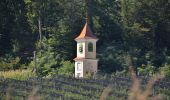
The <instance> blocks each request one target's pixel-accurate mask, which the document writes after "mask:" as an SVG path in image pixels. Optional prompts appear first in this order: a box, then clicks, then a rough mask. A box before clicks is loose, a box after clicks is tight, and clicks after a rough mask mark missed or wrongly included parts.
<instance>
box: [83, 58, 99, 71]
mask: <svg viewBox="0 0 170 100" xmlns="http://www.w3.org/2000/svg"><path fill="white" fill-rule="evenodd" d="M97 66H98V60H97V59H96V60H91V59H87V60H85V62H84V68H83V71H84V74H85V73H86V72H93V73H96V72H97Z"/></svg>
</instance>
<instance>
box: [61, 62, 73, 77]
mask: <svg viewBox="0 0 170 100" xmlns="http://www.w3.org/2000/svg"><path fill="white" fill-rule="evenodd" d="M58 74H63V75H67V76H73V74H74V63H71V62H70V61H64V60H62V61H61V67H60V68H59V69H58Z"/></svg>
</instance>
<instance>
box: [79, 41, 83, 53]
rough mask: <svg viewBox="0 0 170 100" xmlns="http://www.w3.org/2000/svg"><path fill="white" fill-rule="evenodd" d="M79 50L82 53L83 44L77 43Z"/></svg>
mask: <svg viewBox="0 0 170 100" xmlns="http://www.w3.org/2000/svg"><path fill="white" fill-rule="evenodd" d="M79 52H80V53H81V54H82V53H83V44H82V43H81V44H79Z"/></svg>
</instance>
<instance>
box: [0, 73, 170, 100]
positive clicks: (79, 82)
mask: <svg viewBox="0 0 170 100" xmlns="http://www.w3.org/2000/svg"><path fill="white" fill-rule="evenodd" d="M139 78H140V79H142V80H143V81H142V85H141V86H142V87H143V88H144V87H145V86H146V83H147V80H148V79H149V78H146V77H139ZM131 85H132V80H131V79H130V78H129V77H123V76H122V77H120V76H113V77H111V78H107V79H75V78H72V77H66V76H62V75H56V76H54V77H53V78H48V79H41V78H30V79H28V80H22V81H21V80H14V79H3V78H1V79H0V92H1V94H0V99H1V100H4V98H5V97H6V94H9V95H8V96H9V97H11V98H12V100H27V99H28V96H31V94H32V91H34V92H36V95H37V96H38V97H40V98H41V99H42V100H99V98H100V97H101V94H102V92H103V90H104V89H105V88H106V87H107V86H111V87H110V88H111V92H110V93H109V96H108V98H107V100H126V99H127V98H128V94H129V91H130V90H129V89H130V87H131ZM157 94H161V95H162V96H163V98H164V100H169V99H170V80H168V79H163V80H159V81H157V82H156V83H155V85H154V88H153V89H152V95H153V96H154V95H157ZM32 96H34V95H32Z"/></svg>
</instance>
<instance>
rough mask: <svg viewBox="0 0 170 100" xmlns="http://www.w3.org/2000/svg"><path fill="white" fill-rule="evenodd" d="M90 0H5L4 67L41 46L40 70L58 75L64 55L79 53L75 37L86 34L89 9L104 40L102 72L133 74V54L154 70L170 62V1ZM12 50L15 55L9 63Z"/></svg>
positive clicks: (0, 50)
mask: <svg viewBox="0 0 170 100" xmlns="http://www.w3.org/2000/svg"><path fill="white" fill-rule="evenodd" d="M88 1H89V2H88V4H87V5H86V3H85V1H82V0H13V1H11V0H1V3H0V11H1V12H0V19H1V21H0V57H1V59H2V60H1V61H0V63H1V66H3V67H4V66H6V67H9V68H8V69H10V68H18V67H16V66H17V65H16V63H17V64H18V62H19V64H21V65H27V63H28V62H29V60H28V59H27V57H30V56H32V51H33V50H35V51H37V59H38V60H37V68H38V73H39V74H40V75H48V74H51V73H56V72H55V71H54V70H56V69H57V68H59V67H61V62H62V59H63V60H64V61H68V60H69V61H71V60H72V59H73V58H74V57H75V56H76V42H75V41H74V38H75V37H76V36H77V35H78V34H79V33H80V32H81V29H82V27H83V25H84V23H85V17H86V11H87V10H88V15H89V17H90V20H89V25H90V26H91V29H92V31H93V33H94V34H95V35H97V37H98V38H99V41H98V44H97V56H98V58H99V59H100V60H99V68H100V70H101V71H102V72H108V73H112V72H117V71H122V70H123V71H125V72H127V69H128V68H127V66H129V65H128V64H127V63H126V54H127V53H129V55H130V56H131V58H132V63H133V65H134V66H135V68H137V67H136V66H142V64H145V65H146V67H148V68H146V69H147V70H152V67H150V66H152V65H153V66H155V67H157V68H158V67H160V66H163V64H165V63H167V62H168V61H167V57H168V56H169V55H170V51H169V49H170V39H169V38H170V30H169V29H170V27H169V26H170V13H169V12H170V9H169V7H170V2H169V0H88ZM56 12H57V13H56ZM40 37H41V38H40ZM6 54H9V55H10V54H14V55H15V56H14V57H12V58H8V57H7V58H8V60H10V61H7V60H4V59H6V57H5V58H4V57H3V56H4V55H6ZM146 56H147V57H146ZM16 57H19V59H18V58H17V59H15V58H16ZM19 60H20V61H19ZM148 61H149V62H151V63H152V65H148V64H147V62H148ZM7 62H9V64H8V63H7ZM13 62H16V63H13ZM12 63H13V64H12ZM31 64H33V62H31ZM32 66H33V65H32ZM157 68H156V69H157ZM153 69H155V68H153ZM141 70H143V69H141ZM144 73H145V72H144Z"/></svg>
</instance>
